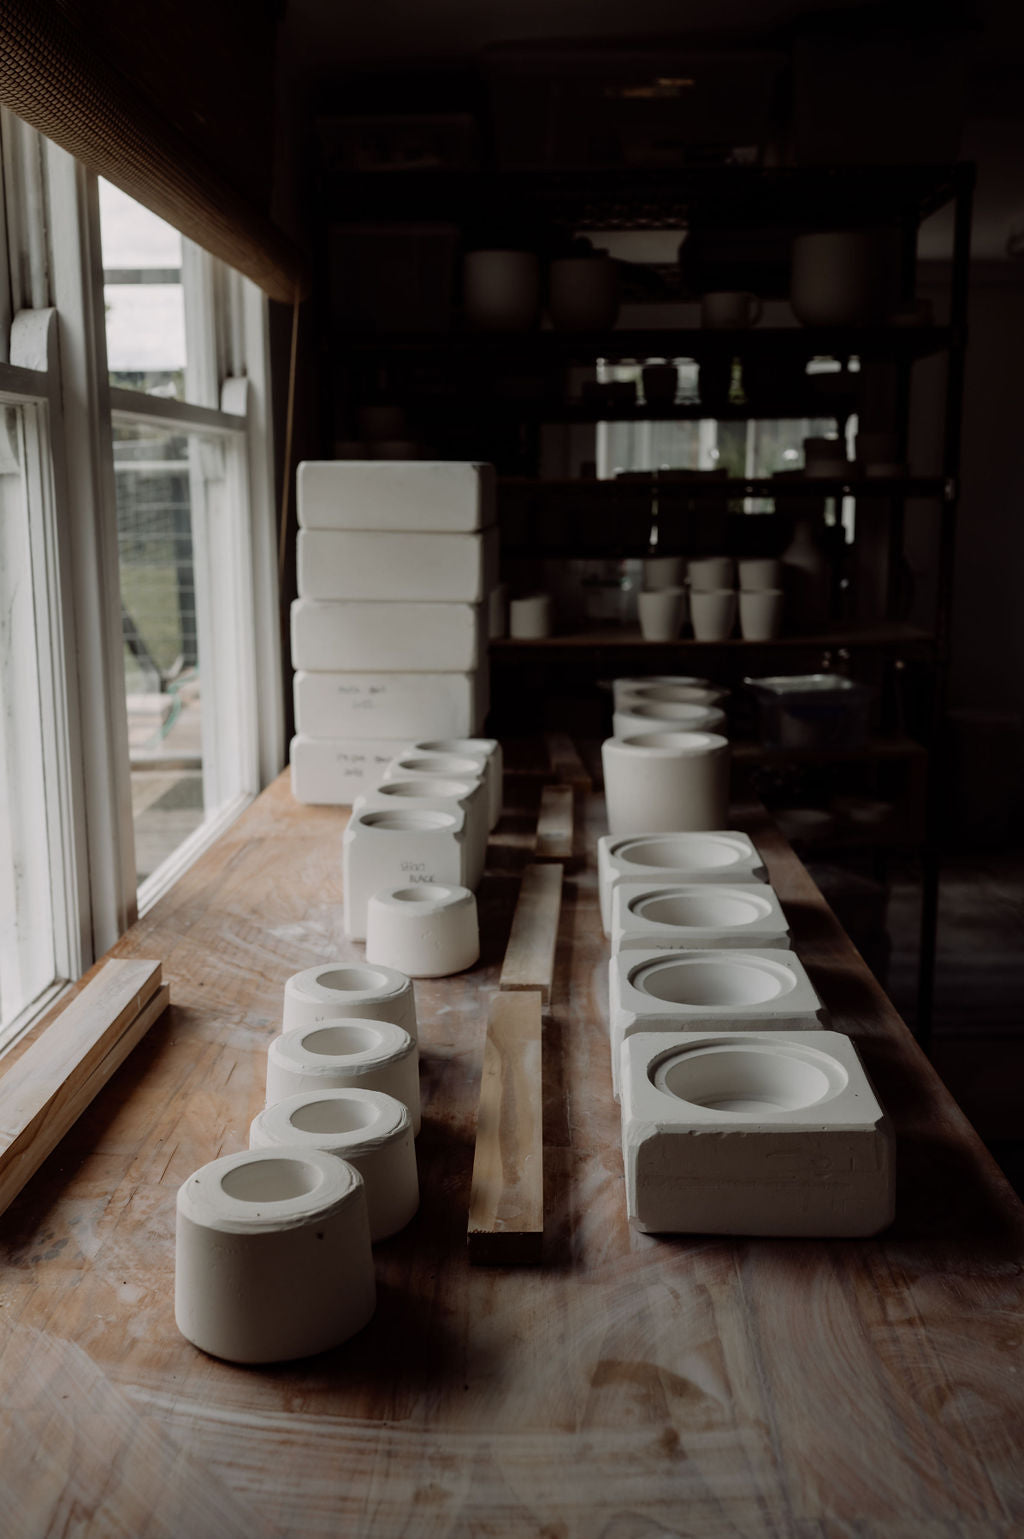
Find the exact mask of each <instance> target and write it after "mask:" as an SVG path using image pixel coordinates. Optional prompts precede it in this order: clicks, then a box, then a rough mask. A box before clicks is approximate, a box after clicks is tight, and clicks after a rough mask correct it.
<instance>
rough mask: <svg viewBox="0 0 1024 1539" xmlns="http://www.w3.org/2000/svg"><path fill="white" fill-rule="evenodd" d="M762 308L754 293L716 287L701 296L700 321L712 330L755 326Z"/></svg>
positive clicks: (730, 329) (731, 329) (734, 329)
mask: <svg viewBox="0 0 1024 1539" xmlns="http://www.w3.org/2000/svg"><path fill="white" fill-rule="evenodd" d="M762 308H763V307H762V305H761V301H760V300H759V299H758V297H757V295H756V294H747V293H745V292H744V291H743V290H742V289H717V290H715V291H714V292H713V293H711V294H704V295H702V296H701V301H700V323H701V325H702V326H706V327H708V329H709V330H712V331H714V330H717V331H736V330H739V329H741V328H745V327H747V326H756V325H757V323H758V321H759V320H760V319H761V310H762Z"/></svg>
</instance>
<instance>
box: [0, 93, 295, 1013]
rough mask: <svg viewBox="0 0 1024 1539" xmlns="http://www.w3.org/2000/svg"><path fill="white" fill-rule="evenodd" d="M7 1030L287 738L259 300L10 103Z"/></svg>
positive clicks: (158, 879)
mask: <svg viewBox="0 0 1024 1539" xmlns="http://www.w3.org/2000/svg"><path fill="white" fill-rule="evenodd" d="M0 155H2V162H3V194H2V197H3V202H2V206H0V217H2V223H3V232H2V233H3V240H2V241H0V1042H2V1041H3V1040H5V1039H7V1040H9V1039H10V1037H11V1036H12V1035H13V1034H14V1033H16V1032H17V1031H18V1030H20V1029H21V1027H22V1026H23V1025H24V1024H26V1023H27V1022H28V1021H30V1019H31V1018H32V1017H33V1016H34V1014H35V1013H37V1012H38V1010H39V1009H40V1008H41V1006H42V1005H43V1004H44V1003H47V1002H48V1001H49V999H50V998H51V997H52V995H53V994H54V992H55V991H57V990H59V989H60V987H62V985H63V983H64V982H65V981H66V980H69V979H73V978H75V977H77V976H78V975H79V974H80V973H81V972H82V971H83V970H84V968H85V967H87V966H88V965H89V963H90V962H91V961H92V960H93V959H94V957H95V956H97V955H99V954H100V953H102V952H103V951H105V950H106V949H108V947H109V946H110V945H111V944H112V943H113V941H114V940H115V939H116V937H117V935H118V934H119V933H120V931H121V930H123V928H124V927H125V925H126V924H128V923H129V922H130V921H131V920H132V919H133V918H134V916H135V914H136V912H137V911H139V910H144V909H145V907H146V906H147V905H148V904H149V903H150V902H152V901H154V899H155V897H156V896H157V895H158V894H159V893H160V892H161V891H163V890H164V888H165V887H166V886H167V885H168V883H169V882H170V881H172V880H173V879H174V878H175V876H176V875H177V874H178V873H179V872H180V871H181V870H182V869H183V868H184V866H185V865H186V864H187V863H188V862H189V861H190V860H191V859H192V858H194V856H195V854H197V853H198V852H199V850H200V849H201V848H203V847H204V846H205V844H206V843H208V842H209V841H210V840H211V839H212V838H213V837H215V836H216V834H217V833H218V832H219V831H220V829H221V828H223V827H224V826H225V824H226V823H227V822H228V821H229V820H230V819H231V818H233V817H234V816H235V815H236V814H237V812H238V811H239V810H240V809H241V808H242V807H243V806H244V805H245V804H246V802H247V801H248V800H249V799H250V798H251V797H252V796H253V795H254V794H255V793H256V792H257V791H258V790H259V788H260V786H261V785H262V784H265V783H266V781H267V780H268V779H269V778H270V777H271V776H272V775H273V774H274V773H276V771H277V770H278V769H279V768H280V767H281V763H282V761H283V756H284V744H283V713H282V701H281V668H280V656H279V643H278V636H279V631H278V624H277V594H276V573H275V559H274V556H275V537H274V528H273V497H272V475H271V461H270V451H269V422H268V418H269V401H268V350H267V327H266V322H267V317H266V301H265V298H264V296H263V295H262V294H261V293H260V292H259V290H257V289H256V288H255V287H254V286H253V285H252V284H250V283H249V282H248V281H247V280H245V279H243V278H241V277H240V276H239V275H238V274H237V273H234V272H232V271H231V270H230V269H228V268H226V267H225V266H223V264H221V263H218V262H216V261H215V260H214V259H213V258H212V257H209V256H208V255H207V254H206V253H204V252H203V251H201V250H200V249H199V248H198V247H196V246H194V245H192V244H191V243H190V242H188V241H186V240H183V238H182V237H181V236H180V235H179V234H178V233H177V232H176V231H175V230H173V229H172V228H171V227H170V226H168V225H167V224H165V223H164V222H163V221H161V220H159V219H156V218H155V217H154V216H153V215H151V214H149V213H148V212H147V211H146V210H145V209H143V208H141V207H140V205H138V204H136V203H133V202H132V200H131V199H129V198H126V197H124V196H123V195H122V194H121V193H119V192H118V191H117V190H116V189H114V188H112V187H108V186H106V185H103V186H100V185H98V184H97V181H96V179H95V178H94V177H92V176H90V175H89V174H88V173H86V172H85V170H84V169H83V168H82V167H81V166H79V165H77V164H76V163H75V161H74V160H73V159H72V158H71V157H69V156H68V155H67V154H66V153H65V152H64V151H62V150H60V149H58V148H57V147H56V146H54V145H53V144H50V143H48V142H47V141H46V140H44V139H42V138H41V137H40V136H39V135H38V134H36V133H35V132H34V131H33V130H31V129H29V128H28V127H27V126H26V125H25V124H23V123H21V122H19V120H18V119H16V118H14V117H12V116H11V115H10V114H9V113H7V112H2V113H0Z"/></svg>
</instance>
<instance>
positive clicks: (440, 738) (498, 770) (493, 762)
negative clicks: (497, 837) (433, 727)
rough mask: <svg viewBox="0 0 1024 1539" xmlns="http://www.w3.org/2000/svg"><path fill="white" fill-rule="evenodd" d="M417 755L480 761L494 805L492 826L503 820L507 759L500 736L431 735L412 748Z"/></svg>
mask: <svg viewBox="0 0 1024 1539" xmlns="http://www.w3.org/2000/svg"><path fill="white" fill-rule="evenodd" d="M410 752H411V753H414V754H435V753H439V754H454V755H455V757H456V758H460V759H461V758H466V759H477V760H478V761H479V762H480V764H481V766H482V772H483V777H484V780H485V781H486V783H487V796H488V800H489V803H490V809H491V811H490V826H491V828H493V827H494V826H495V824H496V823H497V822H498V819H499V818H500V817H501V805H502V801H503V800H504V781H505V756H504V754H503V753H502V749H501V744H500V743H499V741H498V739H497V738H496V737H473V736H469V737H460V736H458V734H441V733H437V732H434V733H431V734H429V735H428V736H426V737H422V738H420V739H419V740H418V741H417V742H414V743H413V744H412V746H411V749H410Z"/></svg>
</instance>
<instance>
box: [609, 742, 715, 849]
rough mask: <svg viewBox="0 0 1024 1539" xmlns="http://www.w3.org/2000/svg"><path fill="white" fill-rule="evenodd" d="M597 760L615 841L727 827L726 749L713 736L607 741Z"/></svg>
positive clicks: (610, 826)
mask: <svg viewBox="0 0 1024 1539" xmlns="http://www.w3.org/2000/svg"><path fill="white" fill-rule="evenodd" d="M601 758H602V762H603V765H604V782H605V795H606V798H607V803H608V828H609V832H610V833H612V834H613V835H615V836H619V835H623V834H638V833H652V834H653V833H674V832H677V831H687V830H691V829H712V828H724V827H726V826H727V814H728V810H729V744H728V742H727V740H726V739H725V738H724V737H720V736H719V735H718V734H717V733H714V732H653V733H646V734H644V735H642V736H639V737H630V738H625V739H621V740H620V739H619V738H608V739H607V740H606V742H605V743H604V744H603V746H602V749H601Z"/></svg>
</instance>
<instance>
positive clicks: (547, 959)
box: [499, 864, 562, 1004]
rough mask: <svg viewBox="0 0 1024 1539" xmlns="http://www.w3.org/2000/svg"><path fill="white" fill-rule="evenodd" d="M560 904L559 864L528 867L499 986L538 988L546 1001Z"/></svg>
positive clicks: (553, 962) (521, 886) (552, 976)
mask: <svg viewBox="0 0 1024 1539" xmlns="http://www.w3.org/2000/svg"><path fill="white" fill-rule="evenodd" d="M561 907H562V867H561V866H560V865H556V864H552V865H549V866H547V865H545V866H527V868H526V870H525V871H524V872H523V880H522V883H521V884H520V888H519V901H518V902H517V904H516V911H515V914H514V915H513V918H512V930H511V933H510V935H509V938H508V946H507V947H506V948H505V960H504V962H503V963H502V968H501V979H500V984H499V986H500V987H501V988H503V989H539V990H540V994H541V998H542V1000H543V1002H544V1004H548V1003H549V1001H550V999H551V987H552V984H553V982H554V976H555V946H556V944H557V941H558V916H559V913H560V911H561Z"/></svg>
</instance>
